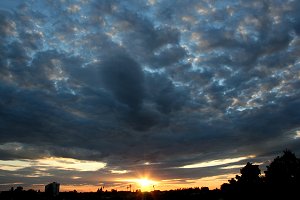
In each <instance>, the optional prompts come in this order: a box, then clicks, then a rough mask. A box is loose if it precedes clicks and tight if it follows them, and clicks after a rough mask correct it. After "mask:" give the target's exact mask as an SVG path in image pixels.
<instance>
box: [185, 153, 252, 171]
mask: <svg viewBox="0 0 300 200" xmlns="http://www.w3.org/2000/svg"><path fill="white" fill-rule="evenodd" d="M254 157H255V155H249V156H242V157H238V158H227V159H218V160H212V161H207V162H200V163H195V164H191V165H185V166H182V167H179V168H186V169H190V168H200V167H212V166H218V165H224V164H229V163H234V162H239V161H241V160H245V159H248V158H254Z"/></svg>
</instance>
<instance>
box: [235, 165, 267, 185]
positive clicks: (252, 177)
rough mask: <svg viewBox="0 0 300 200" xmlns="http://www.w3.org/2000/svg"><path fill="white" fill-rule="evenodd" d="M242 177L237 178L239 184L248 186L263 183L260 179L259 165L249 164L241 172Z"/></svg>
mask: <svg viewBox="0 0 300 200" xmlns="http://www.w3.org/2000/svg"><path fill="white" fill-rule="evenodd" d="M240 171H241V176H237V177H236V178H237V183H238V184H243V185H247V186H252V185H257V184H259V183H260V182H261V179H260V177H259V175H260V169H259V166H258V165H253V164H252V163H250V162H248V163H247V164H246V166H245V167H243V168H242V169H241V170H240Z"/></svg>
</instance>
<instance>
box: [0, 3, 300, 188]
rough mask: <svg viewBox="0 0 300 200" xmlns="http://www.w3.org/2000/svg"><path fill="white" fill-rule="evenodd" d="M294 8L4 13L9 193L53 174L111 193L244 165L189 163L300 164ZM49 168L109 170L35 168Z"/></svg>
mask: <svg viewBox="0 0 300 200" xmlns="http://www.w3.org/2000/svg"><path fill="white" fill-rule="evenodd" d="M299 9H300V3H299V2H298V1H292V0H291V1H269V0H265V1H258V0H257V1H256V0H254V1H243V0H241V1H213V2H211V1H208V0H201V1H193V0H190V1H177V0H172V1H160V0H148V1H147V0H144V1H140V0H138V1H118V0H113V1H93V0H76V1H30V0H29V1H9V2H1V3H0V92H1V96H0V160H1V161H0V162H1V163H2V164H3V166H7V167H6V168H5V167H1V169H0V175H1V176H2V177H5V178H4V179H1V183H0V184H2V186H1V187H2V188H4V189H6V187H8V186H7V185H9V184H11V183H16V182H18V183H20V182H22V183H24V184H27V185H28V186H30V185H31V184H44V183H47V182H48V181H49V180H50V179H49V177H51V179H53V180H57V181H61V182H62V183H65V184H76V183H78V184H80V183H81V184H86V185H96V186H98V185H101V184H104V183H105V184H106V185H111V186H115V184H118V182H117V181H115V180H116V178H117V177H118V178H120V177H133V179H134V178H135V177H134V176H135V175H136V173H143V172H149V173H150V172H151V173H152V176H154V177H156V178H157V179H160V180H173V181H174V180H175V179H177V180H180V181H174V183H175V182H176V184H177V183H178V184H179V183H186V181H187V180H192V179H197V180H198V179H201V178H204V177H210V176H212V177H215V176H217V175H223V174H228V173H238V172H239V171H238V169H236V168H234V167H230V164H233V165H236V166H238V165H240V164H243V163H244V162H245V160H237V161H236V162H235V163H231V162H230V163H223V164H222V163H218V166H210V167H209V168H208V167H207V168H205V170H204V171H203V170H200V169H194V168H191V169H186V168H185V167H182V166H194V165H197V164H200V165H201V166H202V165H203V164H201V163H214V162H216V161H222V160H228V159H229V160H230V159H234V158H244V157H245V158H249V160H250V161H253V162H262V161H266V160H270V159H272V158H273V157H274V156H275V155H278V153H279V152H280V151H282V150H283V149H285V148H290V149H291V150H292V151H294V152H296V154H299V153H300V149H299V141H300V140H299V137H298V136H299V129H300V98H299V97H300V90H299V87H300V54H299V52H300V14H299V12H298V11H299ZM250 155H255V156H250ZM249 156H250V157H249ZM47 158H57V159H61V158H66V159H75V160H78V162H80V160H82V161H87V160H88V161H90V162H99V163H103V164H105V167H104V168H101V169H99V170H98V171H97V172H92V171H93V170H91V172H86V171H82V170H76V169H73V170H70V169H62V168H58V169H54V168H49V170H46V172H45V170H44V171H43V170H42V171H41V170H38V169H37V167H38V164H37V163H38V161H39V160H40V159H47ZM29 160H30V161H29ZM14 162H19V164H20V163H22V162H27V163H29V165H24V167H23V168H19V167H18V166H19V165H16V164H15V163H14ZM34 163H35V164H34ZM266 164H267V163H264V164H263V165H266ZM222 167H223V168H222ZM46 168H47V167H46ZM12 169H14V170H12ZM47 169H48V168H47ZM36 170H37V171H38V172H39V174H38V175H36V176H32V174H34V173H33V172H34V171H35V172H36ZM125 170H126V171H125ZM115 172H116V173H115ZM118 172H122V173H118ZM30 175H31V178H29V177H30ZM74 177H77V178H74ZM78 177H80V178H78ZM100 177H101V178H100ZM195 177H196V178H195ZM100 179H101V180H100ZM76 181H77V182H76ZM157 189H159V188H157Z"/></svg>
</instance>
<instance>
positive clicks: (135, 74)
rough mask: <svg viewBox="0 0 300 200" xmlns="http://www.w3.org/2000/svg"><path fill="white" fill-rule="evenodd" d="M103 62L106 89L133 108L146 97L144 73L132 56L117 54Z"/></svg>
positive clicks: (103, 80) (101, 75)
mask: <svg viewBox="0 0 300 200" xmlns="http://www.w3.org/2000/svg"><path fill="white" fill-rule="evenodd" d="M105 59H106V60H104V61H103V62H101V68H100V78H101V79H102V82H103V85H104V87H105V88H106V89H108V90H109V91H110V92H112V93H113V95H115V97H116V98H117V99H118V100H119V101H120V102H121V103H124V104H126V105H128V106H129V107H130V108H132V109H133V110H135V109H138V108H139V106H140V105H141V104H142V103H143V98H144V74H143V72H142V70H141V68H140V66H139V65H138V63H136V62H135V61H134V60H133V59H132V58H130V57H128V56H126V55H122V54H117V55H112V56H111V57H109V58H105Z"/></svg>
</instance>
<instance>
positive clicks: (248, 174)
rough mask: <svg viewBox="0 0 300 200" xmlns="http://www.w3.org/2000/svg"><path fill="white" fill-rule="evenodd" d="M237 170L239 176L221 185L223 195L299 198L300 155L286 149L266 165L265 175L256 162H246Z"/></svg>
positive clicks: (225, 196) (237, 197) (229, 197)
mask: <svg viewBox="0 0 300 200" xmlns="http://www.w3.org/2000/svg"><path fill="white" fill-rule="evenodd" d="M240 172H241V176H239V175H237V176H236V177H235V178H232V179H231V180H229V181H228V182H229V183H224V184H223V185H222V186H221V191H222V193H223V196H224V198H225V199H298V198H300V193H299V191H300V190H299V189H300V159H299V158H297V157H296V156H295V154H294V153H292V152H291V151H289V150H285V151H284V152H283V155H282V156H278V157H276V158H275V159H274V160H273V161H272V162H271V164H270V165H269V166H267V170H266V171H265V175H264V176H261V171H260V169H259V166H258V165H254V164H252V163H249V162H248V163H247V164H246V166H245V167H243V168H242V169H241V170H240ZM294 197H297V198H294Z"/></svg>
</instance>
